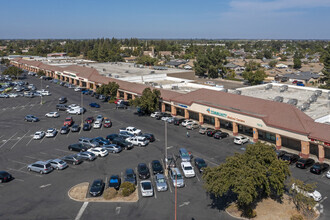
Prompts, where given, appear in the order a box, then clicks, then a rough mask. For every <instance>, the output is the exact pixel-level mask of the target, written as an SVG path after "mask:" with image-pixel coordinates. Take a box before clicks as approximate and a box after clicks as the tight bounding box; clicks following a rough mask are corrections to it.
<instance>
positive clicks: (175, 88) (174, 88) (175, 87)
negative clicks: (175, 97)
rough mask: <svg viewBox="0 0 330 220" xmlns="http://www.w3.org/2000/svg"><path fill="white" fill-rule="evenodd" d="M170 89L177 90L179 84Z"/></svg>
mask: <svg viewBox="0 0 330 220" xmlns="http://www.w3.org/2000/svg"><path fill="white" fill-rule="evenodd" d="M171 89H172V90H179V86H172V88H171Z"/></svg>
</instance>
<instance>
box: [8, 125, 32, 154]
mask: <svg viewBox="0 0 330 220" xmlns="http://www.w3.org/2000/svg"><path fill="white" fill-rule="evenodd" d="M29 132H30V130H28V132H26V133H25V134H24V135H23V137H21V138H20V139H19V140H18V141H17V142H16V143H15V144H14V145H13V146H12V147H11V148H10V149H11V150H12V149H13V148H14V147H15V146H16V144H18V142H20V141H21V140H22V139H23V138H24V137H25V136H26V135H27V133H29Z"/></svg>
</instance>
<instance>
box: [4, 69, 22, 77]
mask: <svg viewBox="0 0 330 220" xmlns="http://www.w3.org/2000/svg"><path fill="white" fill-rule="evenodd" d="M22 73H23V70H21V69H20V68H18V67H16V66H10V67H8V68H7V69H5V70H4V71H3V72H2V75H9V76H14V77H15V78H17V77H18V76H20V75H21V74H22Z"/></svg>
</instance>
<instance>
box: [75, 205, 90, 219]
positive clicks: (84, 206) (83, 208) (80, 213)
mask: <svg viewBox="0 0 330 220" xmlns="http://www.w3.org/2000/svg"><path fill="white" fill-rule="evenodd" d="M87 205H88V202H84V204H83V205H82V206H81V208H80V210H79V212H78V214H77V216H76V218H75V220H80V218H81V216H82V215H83V213H84V211H85V209H86V208H87Z"/></svg>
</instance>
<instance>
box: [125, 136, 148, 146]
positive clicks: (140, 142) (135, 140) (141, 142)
mask: <svg viewBox="0 0 330 220" xmlns="http://www.w3.org/2000/svg"><path fill="white" fill-rule="evenodd" d="M126 141H127V142H129V143H132V144H133V145H135V146H139V147H141V146H144V147H145V146H147V145H148V144H149V141H148V139H147V138H145V137H142V136H134V137H129V138H127V139H126Z"/></svg>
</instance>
